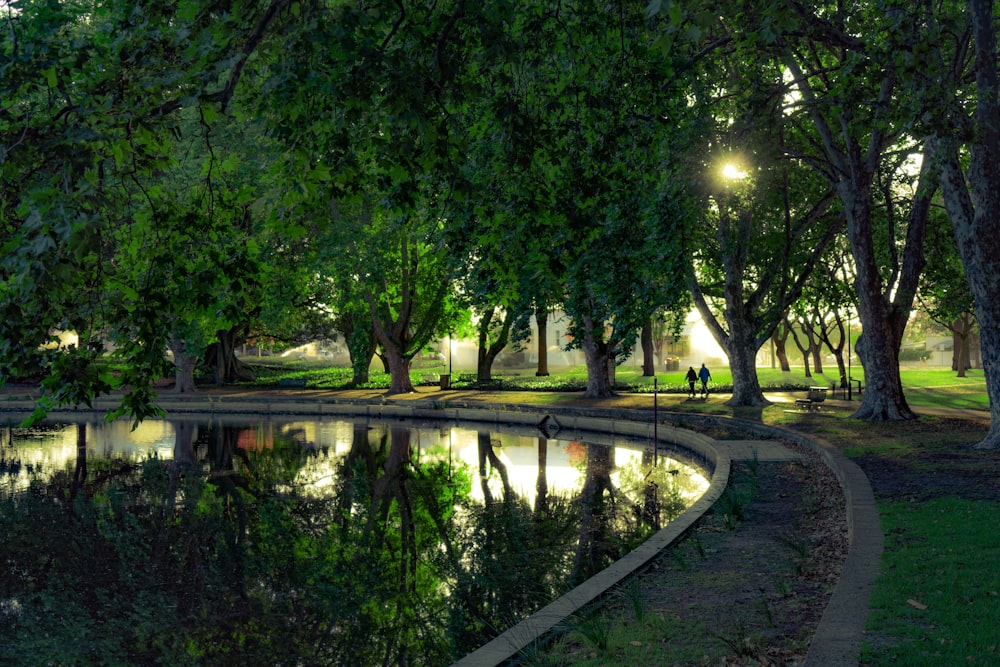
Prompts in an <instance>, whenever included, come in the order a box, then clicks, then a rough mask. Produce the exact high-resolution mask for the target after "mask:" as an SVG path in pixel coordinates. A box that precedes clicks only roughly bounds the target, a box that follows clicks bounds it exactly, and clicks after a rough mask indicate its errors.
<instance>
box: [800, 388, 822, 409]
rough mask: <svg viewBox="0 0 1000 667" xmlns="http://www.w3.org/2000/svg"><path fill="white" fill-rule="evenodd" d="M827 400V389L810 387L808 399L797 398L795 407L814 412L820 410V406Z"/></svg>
mask: <svg viewBox="0 0 1000 667" xmlns="http://www.w3.org/2000/svg"><path fill="white" fill-rule="evenodd" d="M825 400H826V387H809V394H808V396H806V398H796V399H795V406H796V407H799V408H804V409H806V410H809V411H810V412H812V411H813V410H819V405H820V403H822V402H823V401H825Z"/></svg>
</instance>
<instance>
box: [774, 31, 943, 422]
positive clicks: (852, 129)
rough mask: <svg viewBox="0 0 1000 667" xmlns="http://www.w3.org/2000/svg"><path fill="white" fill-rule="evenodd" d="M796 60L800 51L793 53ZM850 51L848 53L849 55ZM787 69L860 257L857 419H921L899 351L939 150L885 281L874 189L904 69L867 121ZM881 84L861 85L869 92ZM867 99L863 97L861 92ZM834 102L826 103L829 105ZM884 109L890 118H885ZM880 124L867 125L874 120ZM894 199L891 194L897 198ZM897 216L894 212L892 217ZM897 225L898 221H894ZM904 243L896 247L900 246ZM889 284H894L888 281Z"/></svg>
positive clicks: (886, 79)
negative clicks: (862, 384) (862, 386)
mask: <svg viewBox="0 0 1000 667" xmlns="http://www.w3.org/2000/svg"><path fill="white" fill-rule="evenodd" d="M788 53H789V54H790V55H791V54H792V53H793V50H791V49H790V50H789V51H788ZM848 53H849V52H848V51H845V53H844V55H845V57H846V55H847V54H848ZM786 65H787V66H788V68H789V69H790V71H791V72H792V75H793V76H794V77H795V79H796V81H798V82H800V84H799V85H800V92H801V94H802V97H803V101H804V106H805V107H806V108H808V110H809V113H810V114H811V116H812V119H813V122H814V124H815V126H816V129H817V133H818V135H819V139H820V141H821V142H822V149H823V153H824V158H825V159H826V160H827V161H828V162H829V167H830V170H829V171H828V172H827V173H828V175H829V176H830V177H831V181H832V182H833V183H834V185H835V186H836V189H837V194H838V196H839V197H840V201H841V204H842V206H843V213H844V218H845V219H846V222H847V238H848V240H849V242H850V246H851V255H852V256H853V257H854V265H855V270H856V274H855V281H854V289H855V291H856V292H857V295H858V316H859V318H860V319H861V325H862V327H863V329H864V334H863V336H862V338H861V339H860V340H859V342H858V347H857V352H858V355H859V356H860V357H861V363H862V365H863V366H864V369H865V378H866V380H867V384H868V386H867V388H866V390H865V393H864V396H863V399H862V402H861V405H860V406H859V408H858V409H857V410H856V411H855V413H854V414H853V415H852V416H853V417H854V418H856V419H867V420H873V421H874V420H897V419H899V420H902V419H912V418H914V416H915V415H914V414H913V412H912V411H911V410H910V407H909V406H908V405H907V404H906V399H905V398H904V396H903V388H902V382H901V381H900V377H899V363H898V362H899V346H900V342H901V340H902V336H903V330H904V328H905V326H906V321H907V318H908V317H909V314H910V309H911V308H912V307H913V300H914V297H915V295H916V289H917V283H918V281H919V278H920V273H921V269H922V268H923V261H924V239H925V238H926V230H927V217H928V212H929V210H930V204H931V198H932V197H933V195H934V192H935V190H936V187H935V181H934V176H935V175H936V174H935V171H934V167H935V166H936V163H937V160H936V159H935V155H934V153H935V150H934V149H935V146H934V144H933V142H930V141H929V142H927V143H926V144H925V145H924V159H923V162H922V164H921V169H920V174H919V177H918V181H917V187H916V190H915V195H914V197H913V199H912V201H911V202H910V210H909V216H908V219H907V221H906V223H907V224H906V227H905V230H906V238H905V242H903V245H902V251H901V252H898V251H897V253H895V254H894V258H898V261H895V260H894V263H893V266H892V272H891V277H887V278H883V275H882V272H881V269H882V268H883V267H884V261H883V259H882V258H881V257H880V256H878V255H877V254H876V252H875V245H876V233H875V221H874V220H873V218H872V194H873V192H872V188H873V183H874V178H875V174H876V172H877V170H878V168H879V163H880V161H881V160H882V159H883V158H884V157H885V154H886V150H887V146H888V145H889V143H890V142H891V140H892V136H891V133H892V130H893V128H892V125H891V123H888V122H886V118H887V116H888V114H889V112H890V111H892V106H893V105H894V104H896V103H897V102H896V98H895V94H894V93H895V90H896V87H897V86H898V80H897V74H898V73H897V71H896V70H895V68H891V67H886V68H884V69H883V71H882V74H881V76H882V78H881V81H880V82H879V88H878V91H879V92H878V94H877V97H876V98H874V99H873V100H872V104H874V105H875V107H876V113H873V114H868V115H866V116H865V117H864V118H861V117H857V116H854V115H853V114H852V112H851V110H850V109H849V106H850V105H848V108H845V106H844V105H843V98H840V99H839V100H832V99H830V100H821V99H819V98H818V97H817V95H816V91H815V90H814V89H813V88H812V86H811V82H810V80H809V77H808V76H806V75H805V73H804V72H803V68H802V67H801V64H800V62H799V61H797V60H796V59H795V57H794V55H793V56H792V57H790V58H789V59H788V60H787V62H786ZM871 83H873V82H872V81H870V80H867V79H866V80H863V81H859V86H861V87H862V88H864V87H866V86H868V85H869V84H871ZM858 92H859V93H863V91H861V90H859V91H858ZM828 101H829V102H832V103H833V104H832V105H826V104H824V103H825V102H828ZM878 111H881V112H882V113H879V112H878ZM868 117H871V118H875V119H876V120H877V122H875V123H873V124H871V125H870V126H865V125H864V123H865V122H867V120H866V119H867V118H868ZM890 196H891V193H886V197H887V198H888V197H890ZM889 212H890V213H891V211H889ZM890 222H891V223H892V222H895V221H890ZM899 241H900V240H899V239H889V241H888V242H890V243H891V242H896V243H898V242H899ZM887 280H891V282H889V283H887Z"/></svg>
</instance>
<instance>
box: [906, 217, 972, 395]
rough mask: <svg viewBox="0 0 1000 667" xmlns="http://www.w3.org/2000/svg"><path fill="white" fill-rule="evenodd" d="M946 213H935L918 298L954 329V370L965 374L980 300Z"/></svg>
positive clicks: (936, 318)
mask: <svg viewBox="0 0 1000 667" xmlns="http://www.w3.org/2000/svg"><path fill="white" fill-rule="evenodd" d="M942 218H945V216H932V218H931V221H930V224H929V225H928V228H927V267H926V268H925V269H924V273H923V275H922V277H921V280H920V292H919V293H918V295H917V298H918V299H919V301H920V305H921V307H922V308H923V309H924V311H925V312H926V313H927V315H928V316H929V317H930V318H931V319H932V320H933V321H934V322H936V323H937V324H939V325H941V326H942V327H944V328H945V329H947V330H948V331H950V332H951V334H952V340H953V347H952V349H953V354H952V370H954V371H956V372H957V373H958V377H965V376H966V375H965V371H966V370H968V369H969V368H971V366H970V356H971V354H970V350H969V339H970V337H971V335H972V332H973V330H974V328H975V325H976V315H975V310H976V303H975V300H974V299H973V298H972V291H971V290H970V289H969V281H968V279H967V278H966V275H965V269H964V267H963V266H962V260H961V257H960V256H959V254H958V248H957V247H956V246H955V233H954V231H953V230H952V226H951V222H950V221H949V220H948V219H942Z"/></svg>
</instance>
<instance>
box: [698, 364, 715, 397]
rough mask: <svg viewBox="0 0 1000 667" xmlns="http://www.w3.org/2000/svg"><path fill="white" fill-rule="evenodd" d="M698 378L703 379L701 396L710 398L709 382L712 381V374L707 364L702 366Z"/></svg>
mask: <svg viewBox="0 0 1000 667" xmlns="http://www.w3.org/2000/svg"><path fill="white" fill-rule="evenodd" d="M698 377H699V378H700V379H701V395H702V396H704V397H705V398H708V381H709V380H711V379H712V374H711V373H709V372H708V367H707V366H705V364H702V365H701V370H700V371H698Z"/></svg>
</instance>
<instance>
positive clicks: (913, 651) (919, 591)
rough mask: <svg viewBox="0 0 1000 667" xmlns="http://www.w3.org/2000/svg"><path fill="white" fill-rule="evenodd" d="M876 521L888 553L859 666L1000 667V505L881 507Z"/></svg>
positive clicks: (960, 502) (953, 502)
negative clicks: (998, 666)
mask: <svg viewBox="0 0 1000 667" xmlns="http://www.w3.org/2000/svg"><path fill="white" fill-rule="evenodd" d="M879 515H880V516H881V520H882V529H883V531H884V533H885V551H884V553H883V556H882V566H881V568H880V572H879V576H878V578H877V580H876V582H875V586H874V590H873V592H872V598H871V602H870V614H869V617H868V624H867V639H866V641H865V644H864V646H863V649H862V664H865V665H873V666H874V665H907V666H908V667H911V666H912V667H916V666H920V665H927V666H928V667H931V666H934V667H937V666H938V665H983V666H986V665H995V664H997V663H998V662H1000V632H998V628H1000V570H998V569H997V567H996V559H997V556H998V555H1000V503H997V502H995V501H982V500H966V499H962V498H955V497H944V498H935V499H931V500H925V501H922V502H907V501H904V502H882V503H879Z"/></svg>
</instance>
